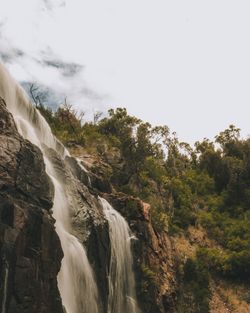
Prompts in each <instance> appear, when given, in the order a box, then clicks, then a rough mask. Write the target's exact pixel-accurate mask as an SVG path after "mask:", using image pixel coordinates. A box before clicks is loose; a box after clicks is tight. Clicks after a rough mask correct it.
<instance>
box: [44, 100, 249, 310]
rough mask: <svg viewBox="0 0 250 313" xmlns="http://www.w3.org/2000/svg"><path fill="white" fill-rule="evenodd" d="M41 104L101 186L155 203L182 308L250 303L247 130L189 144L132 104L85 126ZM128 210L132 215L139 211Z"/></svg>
mask: <svg viewBox="0 0 250 313" xmlns="http://www.w3.org/2000/svg"><path fill="white" fill-rule="evenodd" d="M39 109H40V111H41V112H42V114H43V115H44V116H45V117H46V119H47V120H48V122H49V123H50V125H51V127H52V130H53V132H54V133H55V135H56V136H57V137H58V138H59V139H60V140H61V141H62V142H63V143H64V144H65V145H66V146H67V147H68V148H69V149H70V151H71V153H72V155H74V156H76V157H78V158H80V159H81V160H82V162H83V164H84V166H85V167H86V168H87V169H88V170H89V171H90V173H91V174H92V175H93V177H94V179H92V181H94V182H95V183H94V186H95V188H96V189H97V190H98V192H100V191H101V192H104V193H110V192H111V191H112V193H114V194H116V195H117V194H118V195H119V196H118V198H119V197H125V198H127V197H131V199H132V198H133V199H136V198H139V199H140V200H142V201H143V202H144V203H148V204H149V206H150V209H149V214H150V219H151V220H152V225H153V229H154V230H155V231H156V232H157V234H159V236H164V234H166V235H167V237H168V240H169V245H171V249H173V251H174V252H171V253H170V255H171V256H172V260H171V262H172V263H173V264H172V266H173V268H172V269H171V270H169V271H168V269H166V268H165V270H166V271H167V273H166V274H167V275H169V276H170V277H171V279H172V280H173V283H172V289H173V290H172V292H173V293H174V294H175V296H173V297H172V298H173V299H174V300H173V302H175V303H174V307H175V309H176V310H177V312H185V313H187V312H214V313H215V312H223V310H224V311H225V312H226V311H228V310H229V311H230V312H245V311H248V310H249V309H250V306H249V295H250V293H249V277H250V273H249V268H250V218H249V217H250V211H249V207H250V200H249V199H250V198H249V197H250V194H249V192H250V140H249V139H242V138H241V137H240V130H239V129H237V128H236V127H235V126H233V125H230V126H229V128H228V129H226V130H225V131H222V132H221V133H220V134H218V136H216V138H215V140H214V141H210V140H208V139H204V140H203V141H202V142H196V143H195V146H194V147H191V146H190V145H189V144H187V143H183V142H180V141H179V139H178V138H177V136H176V134H175V133H170V131H169V129H168V127H167V126H160V127H152V126H151V125H150V124H149V123H146V122H143V121H141V120H139V119H137V118H136V117H133V116H129V115H128V114H127V112H126V109H121V108H120V109H117V110H110V111H109V115H108V116H107V117H105V118H101V117H98V116H97V117H96V119H95V121H94V122H87V123H81V121H80V119H79V118H78V117H77V114H76V112H75V111H74V110H72V108H71V107H70V106H64V107H61V108H60V109H58V111H57V112H55V113H53V112H52V111H50V110H49V109H46V108H44V107H40V108H39ZM107 197H108V198H109V199H110V200H111V202H112V200H113V202H115V199H112V197H111V198H110V197H109V196H108V195H107ZM149 206H148V207H147V206H146V207H147V208H149ZM147 210H148V209H147ZM122 213H123V215H124V216H126V217H127V219H128V220H129V219H130V215H131V208H130V207H129V206H128V209H127V210H125V209H124V208H123V210H122ZM132 223H133V222H132ZM131 227H132V229H133V226H131ZM134 228H135V229H136V227H134ZM164 244H166V246H164V247H163V250H164V249H167V250H168V249H170V248H169V246H168V245H167V243H164ZM154 252H156V251H154ZM171 262H170V263H171ZM149 263H150V262H149ZM145 272H146V273H147V275H148V276H149V277H147V278H146V280H147V279H148V280H149V282H148V281H147V283H145V284H146V290H144V289H143V292H144V293H145V294H144V297H145V300H144V301H146V299H147V292H148V290H147V288H148V289H150V284H155V283H156V285H157V284H158V283H159V282H158V280H157V278H158V274H159V271H158V268H154V264H146V269H145ZM147 275H146V276H147ZM143 287H145V286H144V285H143V286H141V288H143ZM158 287H159V286H158Z"/></svg>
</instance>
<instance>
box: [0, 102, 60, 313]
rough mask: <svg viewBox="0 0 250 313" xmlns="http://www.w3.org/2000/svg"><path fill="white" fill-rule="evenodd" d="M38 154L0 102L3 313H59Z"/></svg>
mask: <svg viewBox="0 0 250 313" xmlns="http://www.w3.org/2000/svg"><path fill="white" fill-rule="evenodd" d="M53 193H54V190H53V186H52V183H51V182H50V179H49V177H48V176H47V175H46V172H45V165H44V162H43V157H42V154H41V151H40V150H39V149H38V148H37V147H35V146H34V145H32V144H31V143H30V142H28V141H27V140H24V139H23V138H22V137H21V136H20V135H19V134H18V132H17V129H16V126H15V123H14V121H13V118H12V116H11V114H10V113H9V112H8V111H7V109H6V106H5V103H4V101H3V100H2V99H0V276H1V283H0V304H1V308H2V310H5V312H8V313H17V312H18V313H23V312H25V313H34V312H36V313H51V312H53V313H62V312H63V309H62V303H61V298H60V295H59V291H58V288H57V273H58V271H59V269H60V264H61V259H62V256H63V254H62V250H61V245H60V241H59V238H58V236H57V234H56V232H55V227H54V220H53V218H52V217H51V215H50V213H49V209H50V208H51V207H52V200H53Z"/></svg>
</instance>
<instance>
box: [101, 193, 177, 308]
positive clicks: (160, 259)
mask: <svg viewBox="0 0 250 313" xmlns="http://www.w3.org/2000/svg"><path fill="white" fill-rule="evenodd" d="M103 196H104V197H105V198H106V199H107V200H108V201H109V202H110V203H112V205H113V207H114V208H115V209H116V210H117V211H119V212H120V213H121V214H122V215H123V216H124V217H125V218H126V219H127V221H128V223H129V226H130V229H131V230H132V232H133V235H134V236H135V238H134V245H133V255H134V263H135V264H134V266H135V273H136V282H137V294H138V300H139V302H140V306H141V309H142V312H144V313H150V312H154V313H164V312H172V311H173V310H174V300H175V290H176V287H177V286H176V278H175V271H176V269H175V264H176V260H175V251H174V246H173V244H172V242H171V239H170V238H169V237H168V236H167V234H166V233H162V234H159V233H158V232H157V231H156V230H155V229H154V228H153V226H152V223H151V216H150V206H149V204H147V203H144V202H142V201H141V200H140V199H138V198H134V197H131V196H128V195H126V194H123V193H112V194H107V193H106V194H103Z"/></svg>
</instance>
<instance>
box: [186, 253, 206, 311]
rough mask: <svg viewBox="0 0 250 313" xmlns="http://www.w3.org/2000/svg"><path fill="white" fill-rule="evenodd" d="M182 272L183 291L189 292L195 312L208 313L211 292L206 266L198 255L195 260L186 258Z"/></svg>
mask: <svg viewBox="0 0 250 313" xmlns="http://www.w3.org/2000/svg"><path fill="white" fill-rule="evenodd" d="M183 272H184V274H183V281H184V290H185V292H191V294H192V296H193V303H192V304H193V306H194V310H195V312H197V313H209V300H210V296H211V292H210V287H209V272H208V268H207V266H206V264H204V263H203V260H202V259H200V258H199V256H198V255H197V258H196V259H190V258H188V259H187V261H186V263H185V264H184V268H183Z"/></svg>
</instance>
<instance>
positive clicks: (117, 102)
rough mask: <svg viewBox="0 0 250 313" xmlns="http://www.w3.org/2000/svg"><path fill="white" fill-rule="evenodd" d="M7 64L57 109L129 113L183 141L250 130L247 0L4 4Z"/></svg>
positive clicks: (1, 43) (1, 19) (1, 23)
mask: <svg viewBox="0 0 250 313" xmlns="http://www.w3.org/2000/svg"><path fill="white" fill-rule="evenodd" d="M0 7H1V11H0V59H1V60H2V62H3V63H4V64H5V65H6V66H7V67H8V69H9V71H10V72H11V74H12V76H14V77H15V78H16V79H17V80H18V81H19V82H21V83H22V84H23V85H24V86H25V85H26V86H27V84H29V83H35V84H37V85H38V86H40V88H41V89H43V90H46V91H48V93H49V95H50V99H51V100H50V102H51V104H52V105H54V104H58V103H61V102H63V101H64V98H65V97H67V101H68V102H70V103H72V104H73V105H74V106H75V107H76V108H77V109H78V110H81V111H84V112H86V118H91V116H92V115H93V112H94V111H103V112H106V111H107V109H108V108H110V107H126V108H127V109H128V112H129V113H130V114H134V115H136V116H137V117H139V118H141V119H143V120H145V121H149V122H150V123H152V124H153V125H168V126H169V127H170V128H171V130H172V131H176V132H177V134H178V136H179V138H180V139H181V140H184V141H187V142H190V143H193V142H195V141H196V140H201V139H202V138H204V137H208V138H213V137H214V136H215V135H216V134H218V132H220V131H222V130H224V129H225V128H227V127H228V126H229V124H235V125H236V126H237V127H239V128H241V129H242V135H243V136H247V135H248V134H250V126H249V122H248V120H249V115H250V19H249V14H250V2H249V1H248V0H246V1H245V0H237V1H235V0H233V1H232V0H209V1H205V0H154V1H153V0H22V1H20V0H0Z"/></svg>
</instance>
